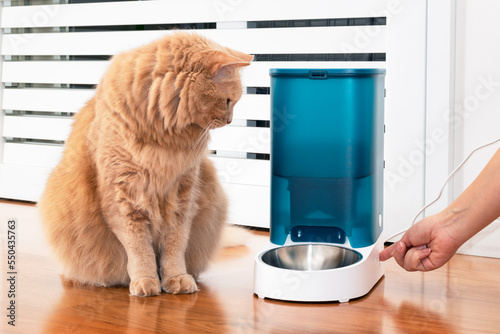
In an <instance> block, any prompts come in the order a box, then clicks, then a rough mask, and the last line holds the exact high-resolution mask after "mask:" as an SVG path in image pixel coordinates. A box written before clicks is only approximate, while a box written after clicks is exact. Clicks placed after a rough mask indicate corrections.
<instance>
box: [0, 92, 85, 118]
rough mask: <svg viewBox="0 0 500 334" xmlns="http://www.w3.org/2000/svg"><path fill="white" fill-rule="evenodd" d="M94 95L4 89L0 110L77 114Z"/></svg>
mask: <svg viewBox="0 0 500 334" xmlns="http://www.w3.org/2000/svg"><path fill="white" fill-rule="evenodd" d="M94 93H95V92H94V90H92V89H62V88H55V89H50V88H22V89H15V88H11V89H4V91H3V101H2V108H3V109H7V110H30V111H53V112H78V111H79V110H80V109H81V108H82V107H83V106H84V105H85V103H86V102H87V101H88V100H90V99H91V98H92V96H93V95H94Z"/></svg>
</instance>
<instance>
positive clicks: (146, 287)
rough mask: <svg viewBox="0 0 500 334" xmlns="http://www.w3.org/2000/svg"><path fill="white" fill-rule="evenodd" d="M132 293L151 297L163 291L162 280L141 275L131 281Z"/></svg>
mask: <svg viewBox="0 0 500 334" xmlns="http://www.w3.org/2000/svg"><path fill="white" fill-rule="evenodd" d="M130 293H131V294H132V295H134V296H139V297H149V296H157V295H159V294H160V293H161V285H160V280H159V279H158V278H153V277H141V278H137V279H135V280H133V281H132V282H130Z"/></svg>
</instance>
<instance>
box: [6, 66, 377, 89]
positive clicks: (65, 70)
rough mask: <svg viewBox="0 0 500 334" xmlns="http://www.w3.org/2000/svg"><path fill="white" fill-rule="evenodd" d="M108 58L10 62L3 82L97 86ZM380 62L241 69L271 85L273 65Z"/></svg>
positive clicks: (245, 79) (249, 80)
mask: <svg viewBox="0 0 500 334" xmlns="http://www.w3.org/2000/svg"><path fill="white" fill-rule="evenodd" d="M109 63H110V62H109V61H9V62H4V64H3V71H2V81H3V82H23V83H46V84H63V83H65V84H86V85H97V84H98V83H99V82H100V80H101V77H102V76H103V74H104V72H105V71H106V69H107V68H108V66H109ZM385 67H386V65H385V62H380V61H372V62H370V61H359V62H358V61H355V62H353V61H289V62H284V61H283V62H281V61H254V62H252V65H250V66H249V67H246V68H244V69H243V70H242V72H241V73H242V76H241V80H242V84H243V85H244V86H257V87H268V86H269V84H270V79H269V69H271V68H385Z"/></svg>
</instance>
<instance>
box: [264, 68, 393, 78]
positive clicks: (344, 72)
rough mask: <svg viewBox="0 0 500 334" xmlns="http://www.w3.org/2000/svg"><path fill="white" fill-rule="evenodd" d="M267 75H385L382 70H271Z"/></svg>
mask: <svg viewBox="0 0 500 334" xmlns="http://www.w3.org/2000/svg"><path fill="white" fill-rule="evenodd" d="M269 74H270V75H271V76H273V75H294V76H309V77H311V75H312V76H323V77H328V76H339V75H340V76H342V75H347V76H349V75H376V74H385V69H384V68H317V69H316V68H271V69H270V70H269Z"/></svg>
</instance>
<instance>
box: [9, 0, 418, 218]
mask: <svg viewBox="0 0 500 334" xmlns="http://www.w3.org/2000/svg"><path fill="white" fill-rule="evenodd" d="M396 2H397V3H398V4H399V6H402V4H401V3H400V2H399V1H396ZM412 7H415V6H413V5H407V6H406V7H405V11H406V14H401V8H397V7H394V5H391V4H389V3H388V2H387V1H385V0H357V1H349V0H333V1H321V0H310V1H307V2H301V1H286V0H273V1H266V0H253V1H245V0H240V1H227V0H216V1H205V0H189V1H71V0H67V1H63V0H57V1H55V0H54V1H44V0H39V1H15V0H11V1H3V7H2V9H1V10H2V12H1V17H0V26H1V29H2V41H1V54H2V64H1V65H2V69H1V71H2V73H1V75H2V84H3V88H2V96H3V97H2V114H1V116H0V122H2V123H3V125H1V127H0V131H1V133H2V141H1V142H0V198H10V199H18V200H26V201H34V202H36V201H37V200H38V199H39V197H40V195H41V193H42V191H43V188H44V184H45V180H46V178H47V176H48V173H50V171H51V169H52V168H53V166H54V165H55V164H56V163H57V161H58V159H59V158H60V155H61V153H62V149H63V145H64V141H65V139H66V137H67V135H68V133H69V131H70V127H71V122H72V116H73V115H74V114H75V113H77V112H78V110H79V109H80V108H81V107H82V106H83V104H84V103H85V102H86V101H87V100H88V99H89V98H90V97H91V96H92V94H93V90H94V86H95V85H96V84H97V83H98V82H99V80H100V77H101V76H102V74H103V73H104V71H105V70H106V68H107V66H108V59H109V57H110V56H112V55H114V54H116V53H118V52H121V51H123V50H127V49H130V48H134V47H137V46H139V45H143V44H147V43H148V42H150V41H152V40H154V39H157V38H159V37H161V36H163V35H165V34H169V33H171V32H172V29H180V30H190V31H196V32H197V33H199V34H202V35H205V36H207V37H209V38H211V39H213V40H215V41H216V42H218V43H220V44H222V45H227V46H230V47H232V48H234V49H237V50H240V51H243V52H246V53H249V54H253V55H255V61H254V62H253V64H252V65H251V66H249V67H248V68H245V70H244V72H243V77H242V80H243V85H244V92H245V94H244V95H243V97H242V99H241V101H240V102H239V103H238V104H237V105H236V107H235V110H234V118H235V121H234V122H233V124H231V125H230V126H227V127H224V128H222V129H218V130H216V131H214V132H213V134H212V141H211V143H210V147H209V148H210V150H211V152H212V153H211V158H212V160H213V161H214V162H215V164H216V166H217V168H218V171H219V176H220V179H221V181H222V182H223V184H224V187H225V189H226V191H227V193H228V196H229V199H230V215H231V216H230V220H231V222H233V223H237V224H243V225H250V226H257V227H268V226H269V194H270V192H269V173H270V171H269V169H270V164H269V159H270V156H269V153H270V129H269V120H270V106H269V104H270V99H269V82H270V80H269V74H268V73H269V69H270V68H284V67H286V68H290V67H298V68H386V67H387V69H388V70H390V67H391V65H390V62H389V60H390V57H391V51H388V50H389V49H390V47H389V46H388V41H389V40H390V39H391V38H398V39H401V40H404V42H402V43H401V47H403V48H405V45H413V44H415V40H416V45H417V46H418V47H417V51H418V50H424V47H423V44H422V43H420V40H421V39H420V37H421V35H420V34H419V35H418V36H417V37H418V38H416V39H415V38H414V37H413V39H414V41H413V43H412V42H411V41H408V36H406V37H405V38H403V37H400V36H399V35H398V34H399V33H397V32H396V31H394V32H392V30H390V27H391V25H390V21H391V20H392V21H393V22H396V24H398V25H399V28H398V30H397V31H399V32H400V33H401V32H405V31H406V32H408V31H413V30H415V29H418V27H419V24H421V23H422V22H425V20H422V19H420V18H419V19H418V20H417V21H412V22H408V23H407V24H405V23H404V22H401V21H399V20H400V19H401V18H402V17H403V15H409V14H410V13H409V12H408V11H411V10H412ZM421 8H422V6H421V4H420V5H418V9H421ZM415 13H416V14H412V15H420V14H421V13H422V12H421V11H415ZM415 22H417V23H418V24H417V25H416V26H415V24H416V23H415ZM410 24H413V25H414V27H410V26H409V25H410ZM401 27H403V28H401ZM405 29H406V30H405ZM399 52H410V53H411V51H409V50H406V51H405V50H403V51H399ZM394 54H395V55H396V53H394ZM412 57H413V58H416V59H417V61H414V60H413V59H412ZM412 57H410V58H407V59H406V63H404V62H403V63H397V62H395V63H394V65H392V66H394V68H400V69H402V68H407V66H408V64H409V63H411V64H412V65H411V66H414V67H415V68H413V69H409V70H408V69H407V70H406V71H407V72H408V74H409V75H411V74H412V73H413V72H412V71H415V72H417V71H419V70H421V69H423V64H424V60H423V58H422V59H420V58H419V56H418V55H413V56H412ZM422 78H423V72H422V75H419V77H417V78H412V80H411V81H412V83H413V85H417V86H418V87H419V88H418V89H419V90H418V92H417V93H415V91H413V92H412V94H414V95H415V94H416V95H418V99H417V100H416V101H415V105H414V106H410V107H408V110H411V109H412V108H413V107H415V108H418V105H419V104H422V105H423V103H424V101H423V97H424V95H423V93H422V94H421V92H423V89H424V88H423V85H422V87H420V81H419V80H421V79H422ZM404 81H410V80H409V79H408V78H405V77H404V76H402V75H400V74H397V75H396V74H391V73H390V72H389V73H388V76H387V86H388V87H391V86H392V87H394V88H395V90H396V91H392V92H389V96H388V99H387V106H386V119H387V113H388V112H389V113H392V116H391V115H389V123H390V122H391V119H392V120H394V119H396V118H401V119H405V122H411V124H413V125H415V126H417V127H418V126H420V123H421V121H419V122H420V123H419V122H414V121H412V118H417V117H418V118H419V119H420V118H422V119H423V114H422V115H418V114H417V113H415V114H414V115H413V116H409V118H408V117H406V118H405V116H403V115H398V114H397V113H399V112H400V110H402V108H401V105H405V104H407V103H406V102H404V101H400V100H399V99H400V98H404V97H405V96H406V97H408V96H409V95H411V94H408V93H405V92H404V90H403V85H404V84H405V82H404ZM398 90H399V91H401V93H400V92H399V91H398ZM391 94H395V95H392V96H396V97H397V98H394V100H392V102H389V99H390V98H391ZM399 94H402V95H399ZM398 104H399V105H398ZM391 109H392V110H391ZM418 131H420V130H418ZM399 153H400V152H399V148H396V150H394V153H393V154H391V155H389V156H387V158H388V159H389V160H391V159H393V160H396V156H397V154H399ZM392 156H394V158H393V157H392ZM413 192H414V189H413ZM388 196H391V194H390V193H389V195H388ZM417 206H418V204H417ZM390 211H391V209H390V208H389V212H390ZM415 211H416V210H415Z"/></svg>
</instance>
